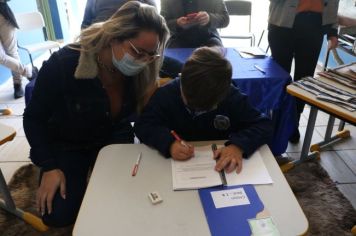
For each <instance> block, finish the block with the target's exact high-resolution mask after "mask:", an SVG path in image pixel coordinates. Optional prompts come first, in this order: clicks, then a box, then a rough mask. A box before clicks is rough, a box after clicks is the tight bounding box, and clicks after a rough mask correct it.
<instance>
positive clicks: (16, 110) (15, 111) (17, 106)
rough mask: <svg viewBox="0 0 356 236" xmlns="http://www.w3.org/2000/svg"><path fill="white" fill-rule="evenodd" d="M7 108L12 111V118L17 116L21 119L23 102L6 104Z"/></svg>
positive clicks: (23, 108) (23, 107)
mask: <svg viewBox="0 0 356 236" xmlns="http://www.w3.org/2000/svg"><path fill="white" fill-rule="evenodd" d="M8 105H9V108H10V109H11V110H12V114H11V115H13V116H19V117H21V116H22V115H23V112H24V110H25V107H26V106H25V102H21V103H10V104H8Z"/></svg>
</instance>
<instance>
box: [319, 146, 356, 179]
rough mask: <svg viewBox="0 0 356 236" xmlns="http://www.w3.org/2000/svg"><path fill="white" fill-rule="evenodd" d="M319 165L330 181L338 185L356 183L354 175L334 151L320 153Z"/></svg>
mask: <svg viewBox="0 0 356 236" xmlns="http://www.w3.org/2000/svg"><path fill="white" fill-rule="evenodd" d="M320 164H321V165H322V166H323V168H324V169H325V170H326V171H327V172H328V174H329V176H330V177H331V179H332V180H334V181H337V182H339V183H350V182H354V183H356V175H355V174H354V172H352V170H351V169H350V168H349V167H348V166H347V164H346V163H345V162H344V161H343V159H342V158H341V157H340V156H339V155H338V153H337V152H335V151H323V152H321V153H320Z"/></svg>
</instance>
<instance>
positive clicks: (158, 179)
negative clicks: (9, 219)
mask: <svg viewBox="0 0 356 236" xmlns="http://www.w3.org/2000/svg"><path fill="white" fill-rule="evenodd" d="M210 143H211V142H210ZM203 144H204V145H207V144H208V143H207V142H199V145H203ZM195 145H197V143H195ZM141 151H142V159H141V163H140V166H139V170H138V173H137V175H136V176H135V177H132V176H131V170H132V167H133V165H134V163H135V161H136V158H137V156H138V153H139V152H141ZM259 151H260V152H261V154H262V157H263V160H264V162H265V164H266V166H267V168H268V170H269V173H270V175H271V177H272V179H273V181H274V184H271V185H259V186H256V190H257V193H258V195H259V196H260V198H261V200H262V202H263V203H264V206H265V207H266V208H267V210H268V212H269V214H270V215H271V216H272V217H273V219H274V221H275V223H276V225H277V227H278V229H279V231H280V233H281V235H283V236H285V235H293V236H295V235H302V234H304V233H305V232H306V231H307V229H308V221H307V219H306V217H305V215H304V213H303V211H302V209H301V208H300V206H299V204H298V202H297V200H296V198H295V196H294V194H293V192H292V191H291V189H290V187H289V185H288V183H287V181H286V179H285V177H284V176H283V174H282V172H281V170H280V168H279V166H278V165H277V163H276V161H275V159H274V157H273V155H272V153H271V152H270V150H269V148H268V147H267V146H266V145H265V146H263V147H261V148H260V149H259ZM152 191H158V192H159V193H160V195H161V196H162V198H163V202H162V203H160V204H158V205H152V204H151V202H150V201H149V199H148V196H147V194H148V193H149V192H152ZM73 235H75V236H90V235H93V236H94V235H95V236H97V235H107V236H110V235H112V236H114V235H115V236H116V235H145V236H149V235H154V236H161V235H164V236H166V235H169V236H173V235H194V236H196V235H199V236H200V235H210V231H209V228H208V224H207V221H206V219H205V215H204V211H203V208H202V205H201V203H200V198H199V194H198V191H196V190H194V191H173V190H172V174H171V160H170V159H165V158H164V157H162V156H161V155H160V154H159V153H158V152H157V151H156V150H153V149H151V148H149V147H147V146H145V145H142V144H116V145H110V146H107V147H104V148H103V149H102V150H101V151H100V153H99V156H98V159H97V161H96V164H95V167H94V170H93V173H92V176H91V179H90V182H89V185H88V189H87V191H86V193H85V197H84V200H83V203H82V206H81V209H80V212H79V215H78V218H77V221H76V223H75V226H74V230H73Z"/></svg>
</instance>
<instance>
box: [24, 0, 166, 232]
mask: <svg viewBox="0 0 356 236" xmlns="http://www.w3.org/2000/svg"><path fill="white" fill-rule="evenodd" d="M167 37H168V28H167V26H166V24H165V21H164V19H163V18H162V17H161V16H160V15H159V14H158V13H157V10H156V9H155V8H154V7H152V6H149V5H146V4H142V3H139V2H136V1H130V2H128V3H126V4H125V5H124V6H122V7H121V8H120V9H119V10H118V11H117V12H116V13H115V14H114V15H113V16H112V17H111V18H110V19H108V20H107V21H105V22H102V23H97V24H94V25H92V26H90V27H89V28H87V29H85V30H84V31H82V33H81V35H80V36H79V40H78V43H76V44H73V45H69V46H67V47H65V48H63V49H61V50H59V51H58V52H56V53H54V54H53V55H52V56H51V57H50V58H49V60H48V61H47V62H46V63H45V64H44V65H43V66H42V68H41V70H40V72H39V75H38V79H37V81H36V86H35V88H34V92H33V96H32V98H31V101H30V103H29V106H28V107H27V108H26V110H25V113H24V128H25V132H26V136H27V139H28V141H29V143H30V145H31V152H30V158H31V160H32V161H33V163H34V164H36V165H37V166H39V167H40V168H41V181H40V186H39V189H38V194H37V203H38V207H39V210H40V212H41V213H42V215H43V221H44V223H45V224H47V225H49V226H54V227H61V226H65V225H69V224H72V223H74V221H75V219H76V216H77V214H78V211H79V207H80V204H81V201H82V199H83V196H84V192H85V189H86V184H87V176H88V170H89V168H90V167H91V166H92V165H93V163H94V162H95V158H96V156H97V153H98V151H99V149H100V148H101V147H103V146H105V145H108V144H110V143H132V142H133V137H134V136H133V131H132V127H131V125H130V117H131V116H132V115H133V114H134V113H135V112H139V111H140V110H141V109H142V107H143V106H144V104H145V102H146V101H147V99H148V98H149V96H150V95H151V94H152V91H153V90H154V88H155V79H156V78H157V75H158V71H159V67H160V64H161V60H160V57H159V55H161V54H162V53H163V50H164V46H165V43H166V40H167Z"/></svg>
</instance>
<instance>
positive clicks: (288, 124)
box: [25, 48, 296, 155]
mask: <svg viewBox="0 0 356 236" xmlns="http://www.w3.org/2000/svg"><path fill="white" fill-rule="evenodd" d="M193 50H194V49H193V48H175V49H166V50H165V57H170V58H173V59H176V60H178V61H180V62H182V63H184V62H185V61H186V60H187V58H188V57H189V56H190V55H191V54H192V52H193ZM226 58H227V59H228V60H229V61H230V62H231V64H232V67H233V74H232V79H233V82H234V84H235V85H236V86H238V87H239V88H240V90H241V92H243V93H245V94H247V95H249V99H250V102H251V103H252V104H253V105H254V106H255V107H256V108H257V109H259V110H260V111H262V112H265V113H267V114H269V113H270V112H273V121H274V123H275V129H274V131H275V132H274V138H273V140H272V142H271V143H270V144H269V146H270V148H271V150H272V152H273V154H274V155H280V154H282V153H284V152H285V151H286V149H287V146H288V138H289V136H290V135H291V133H292V132H293V130H294V128H295V119H296V118H295V117H296V113H295V108H294V98H293V97H292V96H290V95H289V94H287V93H286V89H285V88H286V86H287V85H288V84H289V83H290V82H291V77H290V75H289V74H288V73H287V72H286V71H284V70H283V69H282V68H281V67H280V66H279V65H278V64H277V63H276V62H275V61H274V60H273V59H271V58H270V57H263V58H249V59H246V58H242V57H241V56H240V54H239V53H238V52H237V51H236V50H235V49H233V48H227V49H226ZM255 65H257V66H258V67H259V68H261V69H263V70H264V72H265V73H263V72H261V71H260V70H258V69H256V68H255ZM34 86H35V81H34V80H33V81H31V82H30V83H28V84H27V86H26V89H25V101H26V104H28V102H29V101H30V99H31V94H32V90H33V88H34Z"/></svg>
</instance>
